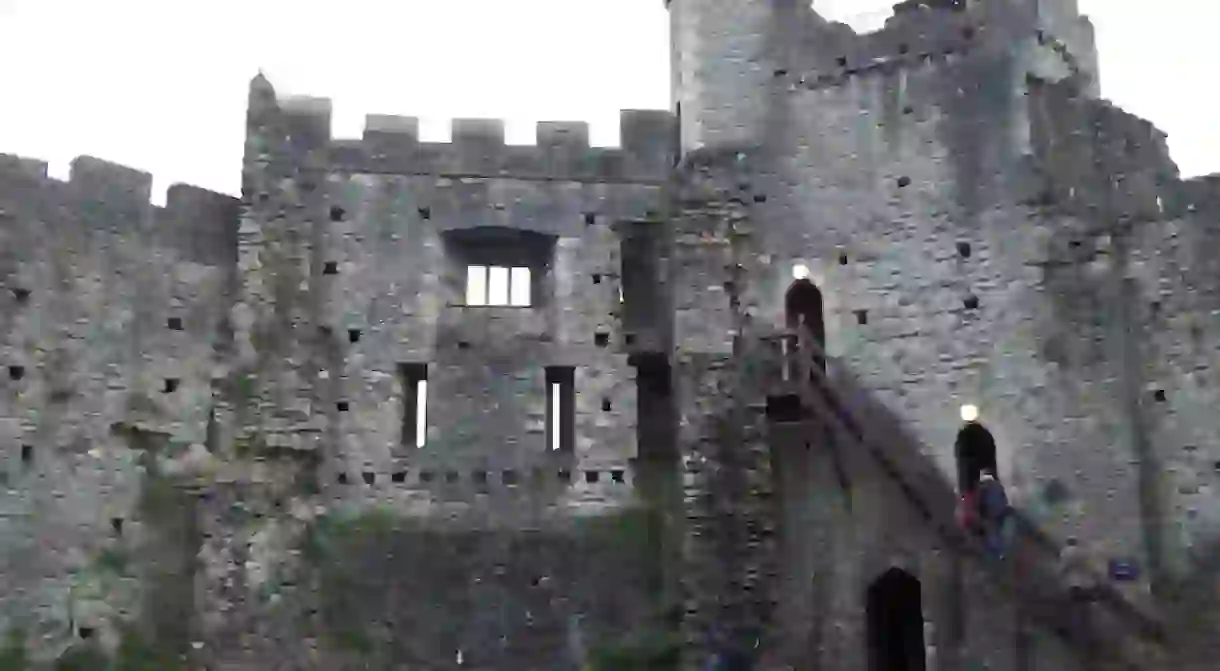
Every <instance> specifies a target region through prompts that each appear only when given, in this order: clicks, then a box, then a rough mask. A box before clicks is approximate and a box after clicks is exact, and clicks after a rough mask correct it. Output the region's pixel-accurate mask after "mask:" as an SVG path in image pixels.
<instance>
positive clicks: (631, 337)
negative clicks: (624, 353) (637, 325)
mask: <svg viewBox="0 0 1220 671" xmlns="http://www.w3.org/2000/svg"><path fill="white" fill-rule="evenodd" d="M623 342H624V343H625V344H626V345H627V346H628V347H631V346H632V345H634V344H635V334H634V333H628V334H626V335H624V336H623Z"/></svg>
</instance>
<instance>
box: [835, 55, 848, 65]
mask: <svg viewBox="0 0 1220 671" xmlns="http://www.w3.org/2000/svg"><path fill="white" fill-rule="evenodd" d="M835 62H836V63H838V64H839V67H841V68H845V67H847V56H839V57H838V58H837V59H835Z"/></svg>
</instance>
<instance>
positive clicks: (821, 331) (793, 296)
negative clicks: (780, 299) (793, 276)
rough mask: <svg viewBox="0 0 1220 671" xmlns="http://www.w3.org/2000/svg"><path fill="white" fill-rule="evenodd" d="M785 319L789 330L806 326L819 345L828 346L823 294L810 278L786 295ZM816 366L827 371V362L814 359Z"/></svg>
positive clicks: (799, 283) (796, 285) (817, 358)
mask: <svg viewBox="0 0 1220 671" xmlns="http://www.w3.org/2000/svg"><path fill="white" fill-rule="evenodd" d="M784 317H785V320H786V323H787V326H788V328H789V329H795V328H796V327H798V326H801V325H804V326H807V327H809V330H810V331H812V332H813V338H814V340H816V341H817V343H818V345H820V346H822V347H825V346H826V322H825V321H824V319H823V308H822V292H821V291H819V290H818V288H817V286H815V285H814V283H813V282H810V281H809V280H808V278H801V279H799V280H796V281H794V282H793V283H792V286H790V287H788V292H787V293H786V294H784ZM814 365H816V366H817V367H818V368H821V369H822V370H826V360H825V359H824V358H822V357H820V356H815V357H814Z"/></svg>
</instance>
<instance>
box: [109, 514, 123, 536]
mask: <svg viewBox="0 0 1220 671" xmlns="http://www.w3.org/2000/svg"><path fill="white" fill-rule="evenodd" d="M110 528H111V529H112V530H114V535H115V536H122V535H123V518H122V517H112V518H110Z"/></svg>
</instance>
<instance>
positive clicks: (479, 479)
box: [470, 471, 487, 485]
mask: <svg viewBox="0 0 1220 671" xmlns="http://www.w3.org/2000/svg"><path fill="white" fill-rule="evenodd" d="M470 477H471V479H472V480H474V483H475V484H476V485H485V484H487V471H475V472H474V473H471V475H470Z"/></svg>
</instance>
